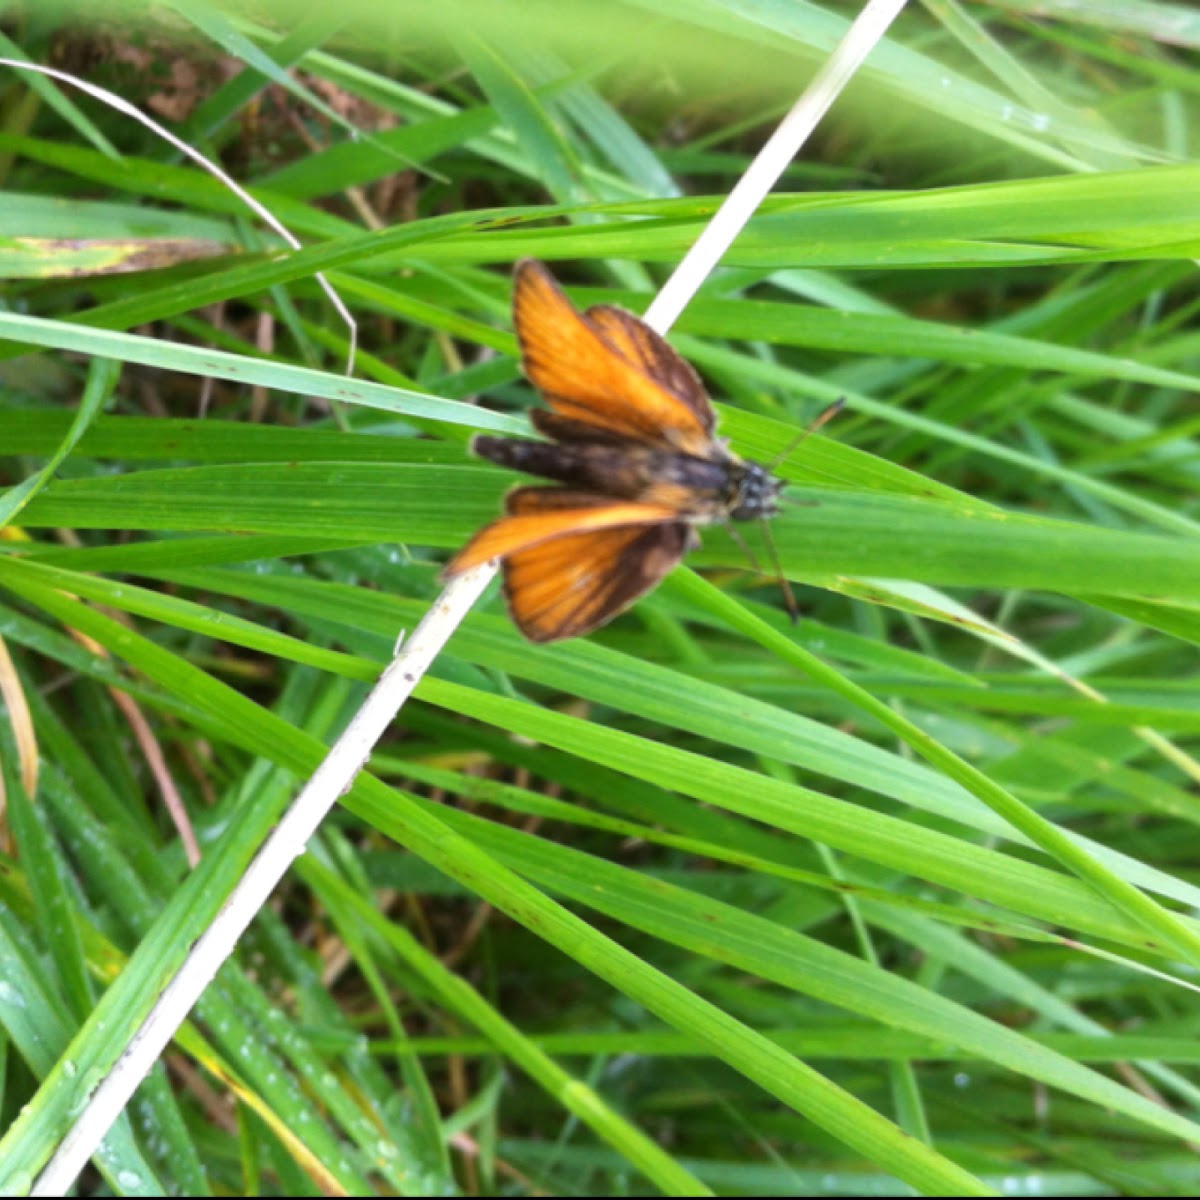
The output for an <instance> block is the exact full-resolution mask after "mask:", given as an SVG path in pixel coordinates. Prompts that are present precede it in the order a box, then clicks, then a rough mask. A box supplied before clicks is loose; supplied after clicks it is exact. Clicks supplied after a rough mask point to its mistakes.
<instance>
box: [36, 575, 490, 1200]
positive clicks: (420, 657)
mask: <svg viewBox="0 0 1200 1200" xmlns="http://www.w3.org/2000/svg"><path fill="white" fill-rule="evenodd" d="M492 574H493V570H492V568H490V567H484V568H481V569H479V570H476V571H468V572H467V573H466V574H464V575H461V576H459V578H457V579H455V580H453V581H452V582H451V583H450V585H449V586H448V587H447V588H446V590H445V591H444V592H443V593H442V594H441V596H440V597H439V598H438V599H437V601H436V602H435V603H434V605H433V607H432V608H430V610H429V612H427V613H426V614H425V619H424V620H423V621H422V622H421V623H420V625H418V626H417V628H416V631H415V632H414V633H413V635H412V637H411V638H409V639H408V644H407V645H406V646H405V648H404V649H403V650H402V651H401V652H400V654H399V655H397V657H396V658H395V659H393V660H392V662H391V663H390V664H389V665H388V666H387V667H386V668H385V669H384V672H383V674H382V675H380V677H379V682H378V683H376V684H375V687H374V688H373V689H372V691H371V694H370V695H369V696H368V697H367V699H366V700H365V701H364V702H363V704H362V707H361V708H360V709H359V710H358V712H356V713H355V714H354V716H353V718H351V720H350V723H349V724H348V725H347V726H346V729H345V732H343V734H342V736H341V737H340V738H338V740H337V742H336V744H335V745H334V746H333V748H332V749H331V750H330V751H329V754H328V755H327V756H326V758H325V761H324V762H322V763H321V765H320V766H319V767H318V768H317V769H316V771H315V772H314V773H313V775H312V777H311V778H310V779H309V781H308V783H307V784H305V786H304V788H303V790H302V791H301V792H300V794H299V795H298V796H297V797H296V799H295V801H293V803H292V805H291V807H290V808H289V809H288V811H287V812H286V813H285V814H284V816H283V819H282V820H281V821H280V822H279V824H278V825H277V826H276V827H275V828H274V829H273V830H272V831H271V833H270V835H269V836H268V838H267V840H266V841H265V842H263V844H262V846H261V848H260V849H259V851H258V853H257V854H256V855H255V856H254V858H253V860H252V861H251V863H250V865H249V866H248V867H247V868H246V873H245V874H244V875H243V876H242V878H241V880H240V881H239V882H238V884H237V886H236V887H235V888H234V889H233V891H232V892H231V893H230V894H229V899H228V900H226V901H225V904H224V906H223V907H222V909H221V911H220V912H219V913H217V915H216V917H215V918H214V919H213V922H212V924H211V925H210V926H209V927H208V928H207V929H206V930H205V931H204V933H203V934H201V935H200V937H199V938H197V939H196V943H195V945H194V946H193V947H192V949H191V951H190V953H189V954H188V957H187V959H186V961H185V962H184V963H183V965H182V966H181V967H180V968H179V970H178V971H177V972H176V974H175V976H174V978H173V979H172V980H171V982H170V983H169V984H167V986H166V988H165V989H164V990H163V992H162V994H161V995H160V996H159V998H158V1000H157V1001H155V1004H154V1007H153V1008H152V1009H151V1010H150V1013H149V1015H148V1016H147V1017H146V1019H145V1021H143V1022H142V1025H141V1027H140V1028H139V1029H138V1031H137V1032H136V1033H135V1034H134V1035H133V1038H132V1040H131V1041H130V1043H129V1045H128V1046H127V1047H126V1048H125V1052H124V1053H123V1054H122V1055H121V1057H120V1058H119V1059H118V1060H117V1062H116V1063H115V1065H114V1066H113V1069H112V1070H111V1071H110V1072H109V1073H108V1075H107V1076H105V1078H104V1080H103V1082H102V1083H101V1084H100V1085H99V1087H97V1088H96V1090H95V1091H94V1092H93V1093H92V1095H91V1097H90V1098H89V1099H88V1102H87V1107H86V1108H85V1109H84V1111H83V1112H82V1113H81V1114H80V1117H79V1119H78V1120H77V1121H76V1122H75V1125H74V1126H73V1127H72V1128H71V1131H70V1132H69V1133H68V1134H67V1136H66V1137H65V1138H64V1139H63V1141H62V1142H61V1143H60V1144H59V1146H58V1149H57V1150H56V1151H55V1153H54V1157H53V1158H52V1159H51V1160H50V1162H49V1163H48V1164H47V1165H46V1168H45V1170H43V1171H42V1173H41V1175H40V1176H39V1177H38V1181H37V1183H36V1184H35V1185H34V1187H33V1190H32V1192H31V1195H34V1196H63V1195H66V1191H67V1189H68V1188H69V1187H70V1186H71V1184H72V1183H74V1181H75V1178H76V1176H77V1175H78V1174H79V1172H80V1171H81V1170H82V1169H83V1168H84V1166H85V1165H86V1164H87V1161H88V1159H89V1158H90V1157H91V1156H92V1154H93V1152H94V1151H95V1149H96V1147H97V1146H98V1145H99V1144H100V1139H101V1138H102V1137H103V1136H104V1134H105V1133H107V1132H108V1127H109V1125H111V1124H112V1122H113V1120H114V1119H115V1118H116V1116H117V1114H118V1113H120V1112H121V1110H122V1109H123V1108H124V1107H125V1105H126V1104H127V1103H128V1102H129V1099H130V1097H131V1096H132V1095H133V1093H134V1090H135V1089H136V1088H137V1086H138V1084H139V1083H141V1081H142V1080H143V1079H144V1078H145V1076H146V1075H147V1073H148V1072H149V1070H150V1068H151V1067H153V1066H154V1064H155V1063H156V1062H157V1061H158V1059H159V1056H160V1055H161V1054H162V1052H163V1051H164V1050H165V1049H166V1048H167V1045H168V1044H169V1043H170V1041H171V1039H172V1038H173V1037H174V1036H175V1031H176V1030H177V1029H178V1028H179V1026H180V1025H181V1024H182V1022H183V1020H184V1019H185V1018H186V1017H187V1014H188V1013H189V1012H191V1010H192V1008H193V1006H194V1005H195V1003H196V1001H197V1000H199V999H200V995H201V993H202V992H203V991H204V989H205V988H206V987H207V986H208V985H209V983H210V982H211V981H212V979H213V977H214V976H215V975H216V973H217V971H218V970H219V969H220V966H221V964H222V963H223V962H224V961H225V960H226V959H227V958H228V957H229V955H230V954H231V953H232V952H233V947H234V945H235V944H236V943H237V940H238V938H240V937H241V936H242V934H243V933H244V932H245V930H246V927H247V926H248V925H249V924H250V922H251V921H252V920H253V919H254V915H255V914H256V913H257V912H258V910H259V909H260V908H261V907H262V906H263V905H264V904H265V903H266V902H267V898H268V897H269V896H270V894H271V892H272V891H273V890H274V888H275V885H276V884H277V883H278V882H279V880H280V879H281V878H282V877H283V874H284V872H285V871H286V870H287V869H288V867H289V866H291V864H292V862H293V861H294V860H295V859H296V858H298V857H299V856H300V855H301V854H303V853H304V848H305V846H306V845H307V844H308V840H309V838H311V837H312V835H313V834H314V833H315V832H316V831H317V827H318V826H319V825H320V824H321V822H322V821H323V820H324V819H325V815H326V814H327V813H328V812H329V810H330V808H332V807H333V805H334V803H335V802H336V801H337V798H338V797H339V796H340V795H342V794H343V793H344V792H346V791H347V790H348V789H349V788H350V785H351V784H352V783H353V782H354V778H355V776H356V775H357V774H358V773H359V771H360V770H361V769H362V765H363V763H365V762H366V761H367V758H368V757H369V756H370V754H371V751H372V749H373V748H374V746H375V743H376V742H378V741H379V739H380V737H382V736H383V731H384V730H385V729H387V727H388V726H389V725H390V724H391V723H392V718H393V717H394V716H395V714H396V712H397V710H398V709H399V708H400V707H401V705H403V704H404V702H405V700H407V699H408V697H409V696H410V695H411V694H412V690H413V688H414V687H416V685H417V682H418V681H419V680H420V678H421V676H422V675H424V674H425V672H426V671H427V670H428V669H429V666H430V664H431V663H432V662H433V660H434V659H435V658H436V657H437V655H438V653H439V652H440V651H441V649H442V647H443V646H444V645H445V644H446V639H447V638H449V637H450V635H451V634H452V633H453V632H454V630H455V629H457V628H458V626H459V624H460V623H461V621H462V619H463V617H465V616H466V615H467V613H468V611H470V608H471V606H472V605H473V604H474V603H475V601H476V600H478V599H479V595H480V593H481V592H482V591H483V589H484V588H485V587H486V586H487V585H488V582H489V581H490V579H491V577H492Z"/></svg>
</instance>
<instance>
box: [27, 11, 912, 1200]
mask: <svg viewBox="0 0 1200 1200" xmlns="http://www.w3.org/2000/svg"><path fill="white" fill-rule="evenodd" d="M903 7H904V0H870V2H869V3H868V4H867V5H866V6H865V7H864V8H863V11H862V13H861V14H860V15H859V17H858V19H857V20H856V21H855V22H854V24H853V26H852V27H851V28H850V30H849V31H848V32H847V34H846V37H845V38H844V39H843V41H842V43H841V44H840V45H839V46H838V47H837V49H836V50H835V51H834V53H833V55H832V56H831V57H830V59H829V60H828V62H827V63H826V64H825V65H824V66H823V67H822V68H821V70H820V71H818V72H817V76H816V78H815V79H814V80H813V81H812V83H811V84H810V86H809V87H808V89H807V90H806V91H805V93H804V95H803V96H802V97H801V99H800V100H799V102H798V103H797V104H796V106H795V107H794V108H793V109H792V110H791V112H790V113H789V114H788V115H787V117H786V118H785V119H784V121H783V123H782V124H781V125H780V127H779V130H777V131H776V133H775V134H774V135H773V136H772V137H771V139H770V140H769V141H768V142H767V144H766V145H765V146H764V147H763V149H762V151H761V152H760V153H759V155H758V156H757V157H756V158H755V160H754V162H753V163H751V165H750V168H749V169H748V171H747V172H746V175H745V176H744V177H743V179H742V180H741V181H740V182H739V183H738V185H737V186H736V187H735V188H734V191H733V192H732V193H731V194H730V197H729V199H728V200H727V201H726V203H725V204H724V205H722V207H721V209H720V210H719V211H718V213H717V214H716V215H715V216H714V217H713V220H712V222H711V223H710V225H709V227H708V228H707V229H706V230H705V231H704V233H703V234H702V235H701V236H700V238H699V239H698V240H697V242H696V244H695V245H694V246H693V247H692V250H691V251H690V252H689V253H688V255H687V256H686V257H685V259H684V261H683V262H682V263H681V264H680V266H679V269H678V270H677V271H676V272H675V274H674V275H673V276H672V277H671V279H670V280H669V282H668V283H667V286H666V287H665V288H664V289H663V291H662V293H660V295H659V297H658V299H657V300H655V302H654V304H652V305H651V308H650V311H649V312H648V313H647V315H646V320H647V321H648V322H649V323H650V324H651V325H652V326H653V327H654V328H655V329H657V330H658V331H659V332H660V333H661V332H665V331H666V330H667V329H668V328H670V326H671V324H672V323H673V321H674V320H675V318H676V316H678V314H679V312H680V311H681V310H682V308H683V306H684V305H685V304H686V303H687V300H688V298H690V297H691V295H692V294H693V293H694V292H695V290H696V288H697V287H699V286H700V284H701V283H703V281H704V278H705V277H706V276H707V274H708V272H709V271H711V270H712V268H713V266H715V264H716V262H717V260H718V259H719V258H720V256H721V254H722V253H723V252H724V251H725V250H726V249H727V248H728V246H729V245H730V243H731V242H732V241H733V239H734V238H735V237H736V236H737V235H738V233H739V232H740V231H741V229H742V227H743V226H744V225H745V223H746V221H748V220H749V219H750V216H751V215H752V213H753V212H754V210H755V208H756V207H757V206H758V204H759V203H760V202H761V200H762V198H763V196H765V195H766V194H767V192H769V191H770V189H771V187H772V186H773V185H774V183H775V181H776V180H777V179H778V178H779V175H780V173H781V172H782V171H783V169H784V168H785V167H786V166H787V164H788V163H789V162H790V161H791V159H792V157H793V156H794V155H795V154H796V152H797V151H798V150H799V149H800V146H801V145H802V144H803V142H804V139H805V138H806V137H807V136H808V134H809V133H810V132H811V131H812V129H813V128H814V127H815V125H816V123H817V121H818V120H819V119H820V117H821V116H822V114H823V113H825V111H826V110H827V109H828V108H829V106H830V104H832V102H833V100H834V98H835V97H836V96H837V94H838V92H840V91H841V90H842V88H844V87H845V85H846V83H847V82H848V81H849V80H850V78H851V77H852V75H853V74H854V71H855V70H856V69H857V68H858V67H859V66H860V65H861V64H862V61H863V59H865V58H866V56H867V54H868V53H869V51H870V49H871V47H872V46H874V45H875V44H876V42H878V41H879V39H880V38H882V37H883V35H884V33H885V32H886V31H887V28H888V26H889V25H890V24H891V22H892V20H894V19H895V17H896V15H897V14H898V13H899V11H900V10H901V9H902V8H903ZM139 116H140V115H139ZM141 119H144V118H141ZM747 181H750V182H747ZM495 573H496V567H495V565H494V564H488V565H486V566H483V567H479V568H476V569H475V570H473V571H469V572H467V573H466V574H464V575H462V576H460V577H458V578H457V579H455V580H454V581H453V582H451V584H450V585H449V586H448V587H447V588H446V590H445V591H444V592H443V593H442V595H441V596H440V597H439V598H438V599H437V601H435V603H434V605H433V607H432V608H431V609H430V610H429V612H428V613H427V614H426V616H425V619H424V620H423V621H422V622H421V624H420V625H419V626H418V627H417V630H416V632H415V633H414V634H413V636H412V637H411V638H410V639H409V640H408V642H407V643H406V644H405V646H404V649H403V650H401V651H400V653H399V654H398V655H397V657H396V658H395V660H394V661H393V662H392V663H391V665H390V666H388V667H387V668H386V669H385V671H384V672H383V674H382V675H381V676H380V679H379V682H378V683H377V684H376V685H375V687H374V688H373V689H372V691H371V693H370V695H369V696H367V698H366V700H365V701H364V702H363V705H362V707H361V708H360V709H359V710H358V712H357V713H356V714H355V716H354V718H353V720H352V721H351V722H350V724H349V725H348V726H347V728H346V731H345V733H343V734H342V736H341V737H340V738H339V739H338V741H337V743H336V744H335V745H334V747H333V748H332V749H331V750H330V751H329V755H328V757H327V758H326V759H325V761H324V762H323V763H322V764H321V766H320V767H319V768H318V769H317V771H316V773H315V774H314V775H313V776H312V778H311V779H310V780H309V782H308V784H307V785H306V786H305V788H304V789H303V791H302V792H301V793H300V795H299V796H297V798H296V800H295V802H294V803H293V805H292V807H291V808H290V809H289V810H288V813H287V815H286V816H285V817H284V818H283V821H282V822H281V823H280V825H279V826H278V828H277V829H276V830H275V831H274V832H273V833H272V834H271V836H270V837H269V838H268V839H267V841H266V842H265V843H264V844H263V847H262V849H261V850H260V851H259V852H258V854H257V855H255V857H254V860H253V861H252V862H251V864H250V866H249V867H248V868H247V870H246V874H245V876H244V877H243V879H242V881H241V882H240V883H239V884H238V886H237V888H236V889H235V890H234V892H233V893H232V894H231V895H230V897H229V899H228V901H227V902H226V904H225V906H224V907H223V908H222V909H221V911H220V912H219V913H218V914H217V916H216V918H215V919H214V921H213V923H212V925H211V926H210V927H209V929H208V930H207V931H206V932H205V933H204V935H203V936H202V937H201V938H200V939H199V940H198V941H197V942H196V944H195V946H194V947H193V948H192V951H191V953H190V954H189V956H188V958H187V960H186V961H185V962H184V963H183V965H182V966H181V967H180V968H179V971H178V973H177V974H176V976H175V978H174V979H172V981H171V982H170V984H168V986H167V988H166V990H165V991H164V992H163V994H162V995H161V996H160V997H159V999H158V1001H157V1002H156V1003H155V1006H154V1008H153V1010H152V1011H151V1013H150V1014H149V1016H148V1017H147V1018H146V1020H145V1021H144V1022H143V1024H142V1027H141V1028H140V1029H139V1030H138V1031H137V1033H136V1034H135V1035H134V1038H133V1040H132V1041H131V1042H130V1044H129V1046H128V1048H127V1049H126V1051H125V1053H124V1054H123V1055H122V1056H121V1058H120V1059H119V1060H118V1061H117V1063H116V1064H115V1065H114V1067H113V1069H112V1071H111V1072H110V1073H109V1075H108V1076H107V1077H106V1078H105V1080H104V1082H103V1083H102V1084H101V1085H100V1086H99V1087H98V1088H97V1089H96V1091H95V1092H94V1093H93V1094H92V1096H91V1097H90V1099H89V1100H88V1103H87V1105H86V1107H85V1108H84V1110H83V1111H82V1113H81V1114H80V1116H79V1118H78V1120H77V1121H76V1123H75V1126H74V1127H73V1128H72V1129H71V1131H70V1133H69V1134H68V1135H67V1137H66V1139H65V1140H64V1141H63V1142H62V1144H61V1145H60V1146H59V1148H58V1150H57V1151H56V1153H55V1155H54V1157H53V1158H52V1159H51V1161H50V1163H49V1164H48V1165H47V1167H46V1169H45V1170H44V1171H43V1172H42V1174H41V1176H40V1177H39V1179H38V1182H37V1184H36V1186H35V1188H34V1191H33V1194H34V1195H40V1196H48V1195H61V1194H63V1193H64V1192H65V1190H66V1189H67V1188H68V1187H69V1186H70V1185H71V1184H72V1183H73V1182H74V1180H75V1178H76V1176H77V1175H78V1174H79V1172H80V1171H81V1170H82V1169H83V1167H84V1165H85V1164H86V1162H87V1160H88V1159H89V1158H90V1157H91V1155H92V1153H93V1152H94V1150H95V1148H96V1146H97V1145H98V1144H99V1142H100V1139H101V1138H102V1137H103V1136H104V1134H105V1133H106V1132H107V1131H108V1128H109V1126H110V1125H111V1124H112V1121H113V1120H114V1119H115V1117H116V1116H117V1114H118V1113H119V1112H120V1111H121V1110H122V1108H123V1107H124V1106H125V1104H126V1103H127V1102H128V1100H129V1098H130V1096H132V1094H133V1092H134V1089H135V1088H136V1087H137V1085H138V1084H139V1083H140V1082H141V1080H142V1079H143V1078H144V1076H145V1075H146V1073H147V1072H148V1071H149V1070H150V1068H151V1067H152V1066H153V1065H154V1063H155V1061H156V1060H157V1059H158V1057H159V1055H160V1054H161V1053H162V1051H163V1050H164V1049H165V1048H166V1046H167V1044H168V1043H169V1042H170V1040H171V1038H172V1037H173V1036H174V1033H175V1030H176V1029H177V1028H178V1027H179V1025H180V1024H181V1023H182V1022H183V1021H184V1019H185V1018H186V1017H187V1014H188V1013H189V1012H190V1011H191V1008H192V1006H193V1005H194V1004H195V1003H196V1001H197V1000H198V999H199V997H200V995H201V993H202V992H203V991H204V988H205V987H206V986H207V985H208V983H209V981H210V980H211V979H212V978H213V976H214V975H215V974H216V972H217V969H218V968H219V967H220V965H221V963H222V962H224V960H225V959H226V958H227V957H228V955H229V954H230V953H232V951H233V947H234V945H235V943H236V942H237V939H238V938H239V937H240V936H241V934H242V932H243V931H244V930H245V929H246V927H247V926H248V925H249V923H250V921H251V920H252V919H253V917H254V914H255V913H256V912H257V911H258V909H259V907H260V906H261V905H262V904H263V903H264V902H265V901H266V899H267V897H268V896H269V895H270V893H271V891H272V890H273V889H274V887H275V885H276V884H277V883H278V882H279V880H280V879H281V878H282V877H283V874H284V872H285V871H286V870H287V868H288V867H289V866H290V865H291V863H292V861H293V860H294V859H295V858H296V857H297V855H299V854H300V853H301V852H302V851H303V850H304V846H305V843H306V842H307V841H308V839H309V838H310V837H311V836H312V834H313V833H314V831H315V830H316V829H317V827H318V826H319V825H320V823H321V821H322V820H323V819H324V817H325V814H326V813H327V812H328V811H329V810H330V808H332V807H333V805H334V804H335V803H336V802H337V799H338V797H339V796H340V795H342V793H344V792H345V791H346V790H347V788H349V787H350V785H351V783H353V781H354V777H355V776H356V775H357V774H358V771H359V770H360V769H361V767H362V764H363V763H364V762H365V761H366V759H367V757H368V755H369V754H370V752H371V749H372V747H373V746H374V744H375V742H376V741H377V739H378V738H379V737H380V736H382V734H383V732H384V730H385V729H387V727H388V726H389V725H390V724H391V723H392V721H393V719H394V718H395V716H396V714H397V712H398V711H399V709H400V707H401V706H402V705H403V704H404V702H405V700H407V699H408V697H409V695H410V694H411V692H412V689H413V687H414V686H415V685H416V683H417V681H418V680H419V679H420V678H421V676H422V675H423V674H424V673H425V671H426V670H427V669H428V667H429V666H430V664H431V663H432V662H433V660H434V658H435V657H436V655H437V654H438V652H439V651H440V650H441V648H442V646H444V645H445V643H446V641H447V639H448V638H449V637H450V635H451V634H452V633H453V632H454V630H455V629H457V628H458V625H459V623H460V622H461V621H462V620H463V618H464V617H465V616H466V614H467V612H468V611H469V610H470V608H471V606H472V605H473V604H474V603H475V601H476V600H477V599H478V598H479V596H480V595H481V594H482V592H483V590H484V588H485V587H486V586H487V585H488V583H489V582H490V581H491V579H492V577H493V576H494V575H495Z"/></svg>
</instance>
